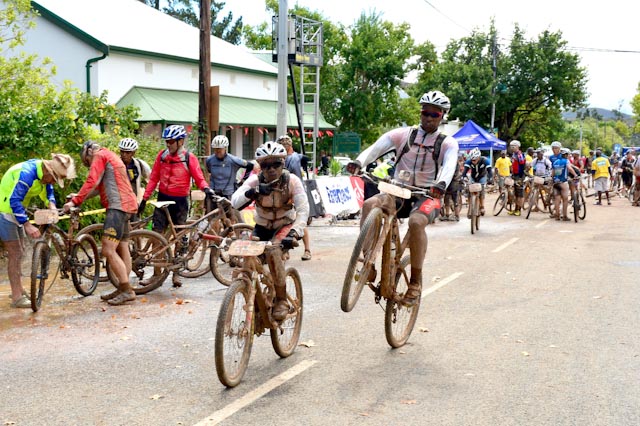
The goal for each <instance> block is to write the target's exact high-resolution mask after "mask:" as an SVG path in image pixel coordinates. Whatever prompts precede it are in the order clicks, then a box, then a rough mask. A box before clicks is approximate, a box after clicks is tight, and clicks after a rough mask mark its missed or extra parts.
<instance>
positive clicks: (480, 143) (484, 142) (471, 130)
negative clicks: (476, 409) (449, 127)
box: [453, 120, 507, 151]
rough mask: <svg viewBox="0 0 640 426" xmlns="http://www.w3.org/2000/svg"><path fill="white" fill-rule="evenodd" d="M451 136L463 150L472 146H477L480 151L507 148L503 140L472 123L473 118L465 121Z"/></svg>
mask: <svg viewBox="0 0 640 426" xmlns="http://www.w3.org/2000/svg"><path fill="white" fill-rule="evenodd" d="M453 137H454V138H455V139H456V140H457V141H458V146H459V147H460V149H461V150H465V151H466V150H469V149H473V148H478V149H480V150H481V151H482V150H484V151H488V150H491V149H506V148H507V143H506V142H505V141H501V140H500V139H498V138H497V137H495V136H493V135H492V134H491V133H489V132H487V131H486V130H485V129H483V128H482V127H480V126H478V125H477V124H476V123H474V122H473V120H469V121H467V122H466V123H465V125H464V126H462V128H461V129H460V130H458V131H457V132H456V133H455V134H454V135H453Z"/></svg>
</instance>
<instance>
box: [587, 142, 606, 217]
mask: <svg viewBox="0 0 640 426" xmlns="http://www.w3.org/2000/svg"><path fill="white" fill-rule="evenodd" d="M591 170H593V188H594V189H595V191H596V192H597V193H598V201H596V202H595V203H594V204H595V205H597V206H600V205H602V193H603V192H604V193H605V194H606V196H607V204H608V205H611V200H610V199H609V179H610V178H611V164H609V159H608V158H606V157H604V156H603V155H602V151H601V149H600V148H598V149H597V150H596V157H595V158H594V160H593V162H592V163H591Z"/></svg>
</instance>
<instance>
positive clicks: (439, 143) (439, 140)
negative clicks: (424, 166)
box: [432, 133, 458, 181]
mask: <svg viewBox="0 0 640 426" xmlns="http://www.w3.org/2000/svg"><path fill="white" fill-rule="evenodd" d="M446 138H447V135H445V134H444V133H438V137H437V138H436V143H435V144H434V145H433V153H432V154H433V162H434V163H435V164H436V175H435V177H438V169H439V168H440V165H439V164H438V158H440V150H441V149H442V142H444V140H445V139H446ZM457 169H458V168H457V167H456V170H457ZM451 181H453V179H451Z"/></svg>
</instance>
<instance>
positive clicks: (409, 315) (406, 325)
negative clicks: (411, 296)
mask: <svg viewBox="0 0 640 426" xmlns="http://www.w3.org/2000/svg"><path fill="white" fill-rule="evenodd" d="M361 176H362V178H363V179H368V180H369V181H371V182H373V183H375V184H377V186H378V189H379V190H380V192H381V195H379V196H381V197H389V198H387V199H386V200H385V202H384V204H386V205H392V206H395V201H396V198H400V199H403V200H408V199H411V198H412V197H418V198H428V199H430V200H432V201H433V204H434V208H439V207H440V201H439V199H437V198H433V197H432V196H431V193H430V191H429V190H428V189H424V188H418V187H414V186H409V185H406V184H401V183H398V182H394V183H388V182H385V181H381V180H380V181H379V180H377V179H376V178H375V177H373V176H372V175H370V174H368V173H363V174H362V175H361ZM408 244H409V234H408V232H407V233H406V234H405V235H404V237H402V238H401V237H400V227H399V223H398V218H397V216H396V209H395V208H392V209H390V210H389V211H383V209H381V208H378V207H376V208H374V209H372V210H371V212H369V215H368V216H367V218H366V219H365V221H364V223H363V224H362V226H361V227H360V234H359V236H358V239H357V240H356V243H355V246H354V248H353V252H352V254H351V258H350V260H349V265H348V266H347V272H346V274H345V277H344V283H343V286H342V297H341V300H340V307H341V308H342V310H343V311H344V312H350V311H351V310H353V308H354V307H355V305H356V303H357V301H358V299H359V298H360V294H361V293H362V289H363V288H364V286H365V284H366V285H368V286H369V288H370V289H371V290H372V291H373V293H374V301H375V303H376V304H378V305H380V306H381V307H382V308H383V310H384V311H385V337H386V339H387V342H388V343H389V345H390V346H391V347H394V348H398V347H400V346H403V345H404V344H405V343H406V342H407V340H408V339H409V336H410V335H411V332H412V331H413V326H414V325H415V322H416V318H417V317H418V311H419V309H420V298H418V299H417V301H416V303H415V304H413V305H411V306H408V305H406V304H404V303H403V302H402V300H403V298H404V294H405V293H406V291H407V289H408V288H409V272H410V271H409V267H410V256H409V255H404V252H405V250H406V249H407V246H408ZM376 265H377V266H378V269H377V270H379V271H380V281H379V282H378V283H375V280H376V278H375V275H376V273H375V270H376ZM383 299H384V301H385V305H384V307H383V306H382V304H381V301H382V300H383Z"/></svg>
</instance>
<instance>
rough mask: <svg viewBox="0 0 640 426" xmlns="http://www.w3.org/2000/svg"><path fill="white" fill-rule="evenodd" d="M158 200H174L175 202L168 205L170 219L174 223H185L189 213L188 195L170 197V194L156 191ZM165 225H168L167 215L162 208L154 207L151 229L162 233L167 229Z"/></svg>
mask: <svg viewBox="0 0 640 426" xmlns="http://www.w3.org/2000/svg"><path fill="white" fill-rule="evenodd" d="M158 201H174V202H175V204H171V205H170V206H168V209H169V215H170V216H171V221H172V222H173V224H174V225H184V224H185V223H187V216H188V215H189V200H188V197H172V196H171V195H165V194H162V193H158ZM167 226H169V220H168V219H167V215H166V214H165V213H164V211H163V210H162V209H155V210H154V211H153V230H154V231H156V232H159V233H163V232H164V231H165V230H166V229H167Z"/></svg>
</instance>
